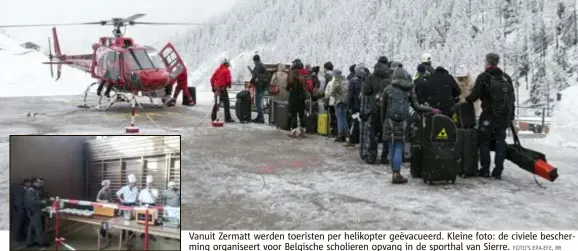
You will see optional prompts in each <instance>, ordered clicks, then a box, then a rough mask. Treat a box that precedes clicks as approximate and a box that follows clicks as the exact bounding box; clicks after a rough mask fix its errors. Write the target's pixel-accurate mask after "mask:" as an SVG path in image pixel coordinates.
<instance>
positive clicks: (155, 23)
mask: <svg viewBox="0 0 578 251" xmlns="http://www.w3.org/2000/svg"><path fill="white" fill-rule="evenodd" d="M129 24H130V25H135V24H146V25H204V26H209V25H219V24H207V23H163V22H138V21H137V22H130V23H129Z"/></svg>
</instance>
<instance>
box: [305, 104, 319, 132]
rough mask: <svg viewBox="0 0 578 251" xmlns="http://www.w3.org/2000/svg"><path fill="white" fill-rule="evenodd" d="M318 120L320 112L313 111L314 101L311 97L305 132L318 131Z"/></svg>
mask: <svg viewBox="0 0 578 251" xmlns="http://www.w3.org/2000/svg"><path fill="white" fill-rule="evenodd" d="M318 120H319V116H318V113H317V112H314V111H313V101H312V100H311V99H309V114H307V121H305V132H306V133H317V123H318Z"/></svg>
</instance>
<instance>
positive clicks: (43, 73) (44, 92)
mask: <svg viewBox="0 0 578 251" xmlns="http://www.w3.org/2000/svg"><path fill="white" fill-rule="evenodd" d="M63 49H65V48H63ZM64 53H66V50H65V51H64ZM46 61H48V57H47V56H45V55H43V54H42V53H40V52H37V51H35V50H30V49H25V48H23V47H21V46H20V45H19V43H18V42H17V41H14V40H13V39H11V38H10V37H7V36H5V35H3V34H0V69H2V70H3V73H2V76H1V77H0V81H1V82H0V88H1V89H2V91H0V97H30V96H53V95H80V94H81V93H82V92H83V91H84V89H85V88H86V87H87V86H88V84H90V83H92V82H94V80H92V79H91V78H90V75H89V74H86V73H84V72H81V71H78V70H76V69H73V68H71V67H68V66H63V67H62V77H61V78H60V79H59V80H58V81H54V79H52V78H51V76H50V68H49V67H50V66H49V65H45V64H42V62H46ZM53 67H54V74H55V76H56V65H54V66H53ZM32 104H34V105H37V104H35V103H34V102H31V105H32Z"/></svg>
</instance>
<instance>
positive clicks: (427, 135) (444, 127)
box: [421, 114, 460, 184]
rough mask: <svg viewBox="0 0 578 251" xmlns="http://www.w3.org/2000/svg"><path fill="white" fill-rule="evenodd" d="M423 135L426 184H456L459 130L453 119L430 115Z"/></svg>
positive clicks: (422, 168)
mask: <svg viewBox="0 0 578 251" xmlns="http://www.w3.org/2000/svg"><path fill="white" fill-rule="evenodd" d="M422 129H423V130H424V131H423V132H422V133H421V136H422V144H421V145H422V148H421V151H422V152H421V154H422V158H421V164H422V165H421V177H422V178H423V181H424V182H426V183H427V182H429V183H430V184H433V182H438V181H447V182H451V183H455V182H456V177H457V176H458V173H459V169H460V166H459V164H458V161H457V160H458V159H457V154H456V148H457V130H456V129H457V128H456V126H455V124H454V123H453V121H452V119H451V118H450V117H448V116H445V115H439V114H438V115H433V116H431V115H428V116H426V118H425V126H424V124H423V123H422Z"/></svg>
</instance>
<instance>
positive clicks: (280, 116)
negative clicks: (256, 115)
mask: <svg viewBox="0 0 578 251" xmlns="http://www.w3.org/2000/svg"><path fill="white" fill-rule="evenodd" d="M273 116H275V118H274V119H273V121H274V122H273V123H274V124H275V126H276V127H277V128H279V129H281V130H286V131H287V130H289V128H290V124H289V123H290V121H289V103H287V102H282V101H274V102H273Z"/></svg>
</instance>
